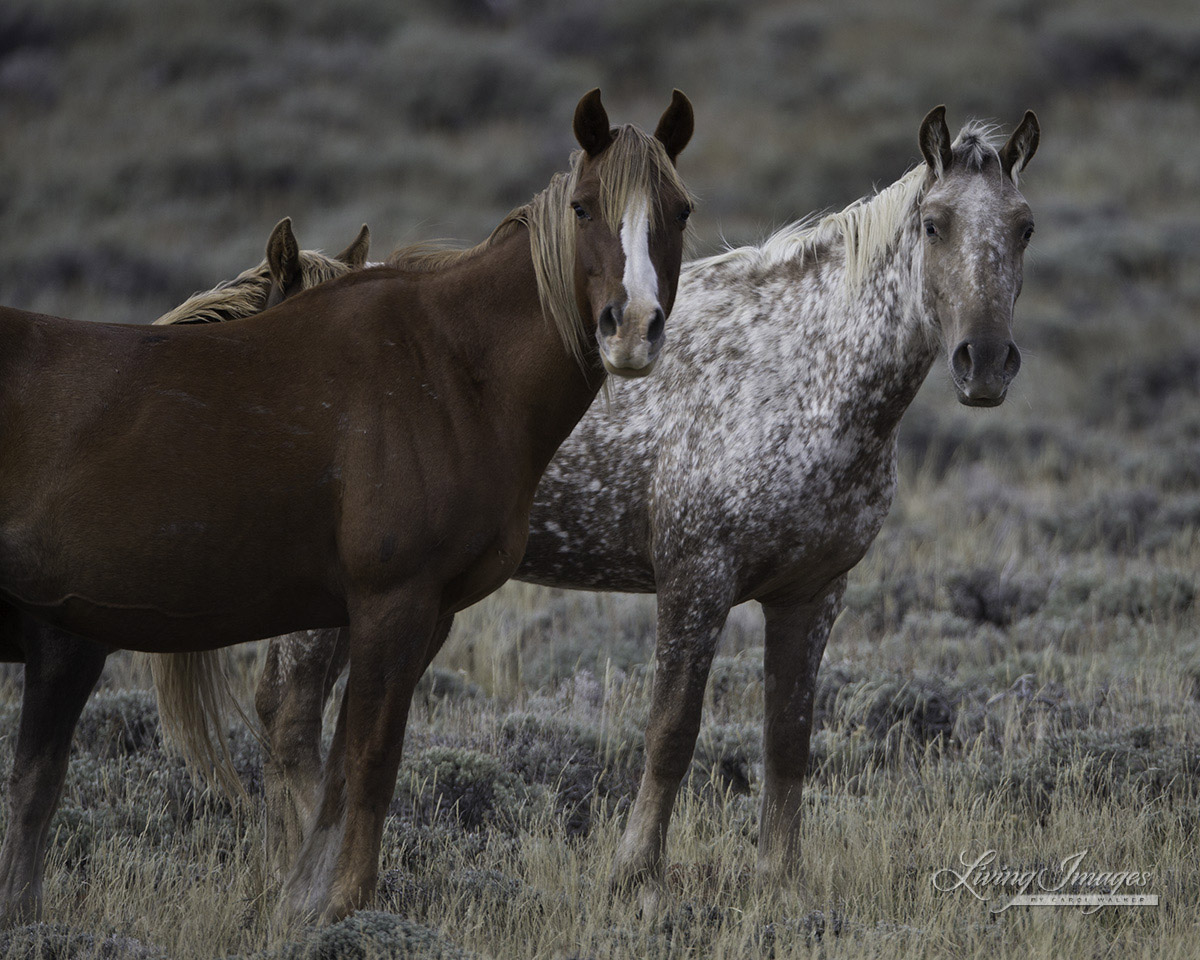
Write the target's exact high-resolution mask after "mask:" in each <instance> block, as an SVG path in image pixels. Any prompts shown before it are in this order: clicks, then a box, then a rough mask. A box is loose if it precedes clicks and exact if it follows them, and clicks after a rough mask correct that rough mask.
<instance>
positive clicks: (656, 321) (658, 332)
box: [646, 309, 667, 343]
mask: <svg viewBox="0 0 1200 960" xmlns="http://www.w3.org/2000/svg"><path fill="white" fill-rule="evenodd" d="M666 325H667V318H666V317H665V316H664V315H663V312H662V310H661V309H659V310H655V311H654V318H653V319H652V320H651V321H650V326H649V327H647V328H646V339H647V340H649V341H650V342H651V343H658V341H659V340H661V339H662V335H663V330H664V328H665V327H666Z"/></svg>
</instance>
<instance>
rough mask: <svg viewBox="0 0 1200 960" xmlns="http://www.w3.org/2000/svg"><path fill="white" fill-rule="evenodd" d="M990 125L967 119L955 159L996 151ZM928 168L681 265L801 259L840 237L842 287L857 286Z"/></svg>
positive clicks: (894, 232) (916, 198)
mask: <svg viewBox="0 0 1200 960" xmlns="http://www.w3.org/2000/svg"><path fill="white" fill-rule="evenodd" d="M995 131H996V127H995V126H994V125H991V124H985V123H979V122H977V121H971V122H969V123H967V124H966V125H965V126H964V127H963V128H962V130H961V131H960V132H959V135H958V137H957V138H956V139H955V141H954V143H953V145H952V147H953V150H954V156H955V160H956V161H958V162H962V163H964V164H966V165H967V166H968V167H969V168H970V169H974V170H979V169H982V167H983V165H984V163H985V162H986V160H987V158H988V156H992V157H994V156H996V147H995V143H994V140H993V137H994V134H995ZM928 174H929V168H928V167H927V166H926V165H925V164H924V163H922V164H919V165H918V166H916V167H913V168H912V169H911V170H909V171H908V173H906V174H904V176H902V177H901V178H900V179H899V180H897V181H896V182H895V183H893V184H891V185H890V186H888V187H885V188H884V189H883V190H880V191H879V192H878V193H876V194H874V195H872V196H869V197H863V198H861V199H859V200H855V201H854V202H853V203H851V204H850V205H849V206H847V207H846V208H845V209H844V210H840V211H838V212H837V213H830V214H826V215H825V216H809V217H805V218H803V219H801V220H797V221H795V222H794V223H791V224H789V225H788V226H786V227H783V228H782V229H780V230H777V231H776V232H775V233H774V234H772V235H771V236H770V237H768V238H767V239H766V240H765V241H764V242H763V243H762V244H760V245H759V246H745V247H736V248H734V249H731V250H726V251H724V252H723V253H718V254H716V255H715V256H711V257H707V258H705V259H703V260H695V261H692V262H691V263H689V264H688V265H687V267H686V270H688V271H692V270H700V269H703V268H705V267H709V266H714V265H717V264H721V263H726V262H730V261H741V262H746V263H748V264H750V265H752V266H754V267H757V268H760V269H766V268H770V267H775V266H778V265H780V264H783V263H789V262H795V263H797V264H803V263H804V262H805V260H807V259H809V258H811V257H814V256H815V255H816V254H817V252H818V250H820V249H821V248H823V247H829V246H830V245H832V244H835V243H839V242H840V243H841V244H842V246H843V249H844V251H845V264H846V265H845V272H844V275H843V281H844V283H845V286H846V289H847V290H850V291H854V290H857V289H858V288H859V287H860V286H861V285H862V281H863V278H864V277H866V276H867V274H868V273H869V272H870V270H871V268H872V267H873V266H874V264H875V261H876V260H877V259H879V258H880V257H881V256H882V255H883V254H884V253H886V251H887V250H888V248H889V247H890V246H891V245H892V244H893V243H894V242H895V241H896V239H897V237H898V236H899V234H900V231H901V230H902V229H903V228H904V225H905V224H906V223H907V222H908V221H909V218H910V217H911V216H912V213H913V211H914V210H915V209H916V207H917V204H919V203H920V202H921V196H922V194H923V193H924V190H925V184H926V181H927V178H928Z"/></svg>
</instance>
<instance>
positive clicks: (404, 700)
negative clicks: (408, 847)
mask: <svg viewBox="0 0 1200 960" xmlns="http://www.w3.org/2000/svg"><path fill="white" fill-rule="evenodd" d="M437 597H438V593H437V591H432V590H430V591H420V592H419V591H416V590H407V591H404V592H403V594H399V595H397V594H390V595H386V596H375V597H371V598H369V599H366V600H363V601H358V602H356V603H354V604H352V608H351V620H350V675H349V678H348V680H347V683H346V694H345V698H344V700H343V701H342V709H341V713H340V715H339V718H338V729H337V732H336V733H335V735H334V743H333V746H332V747H331V749H330V756H329V759H328V761H327V763H326V768H327V769H326V776H325V780H324V796H323V797H322V802H321V807H320V809H319V810H318V812H317V816H316V818H315V821H314V824H313V828H312V830H311V832H310V833H309V835H308V837H307V838H306V839H305V842H304V846H303V847H302V849H301V852H300V856H299V859H298V860H297V863H296V866H295V869H294V870H293V871H292V874H291V876H290V877H289V878H288V881H287V884H286V885H285V888H284V901H283V904H282V909H284V911H285V912H286V913H289V914H291V915H292V916H293V917H296V918H301V919H304V918H309V917H313V916H315V917H317V918H318V919H319V920H320V921H321V922H326V923H328V922H332V921H335V920H338V919H340V918H342V917H344V916H346V915H347V914H349V913H352V912H353V911H354V910H357V909H358V908H359V907H361V906H363V905H364V904H365V903H366V902H368V901H369V900H370V898H371V896H372V895H373V894H374V892H375V883H376V880H377V878H378V875H379V847H380V843H381V840H382V837H383V823H384V818H385V817H386V815H387V808H388V804H389V803H390V801H391V799H392V795H393V793H394V792H395V787H396V773H397V771H398V769H399V767H400V757H401V751H402V748H403V745H404V730H405V726H406V724H407V720H408V709H409V705H410V703H411V701H412V694H413V689H414V688H415V687H416V684H417V680H418V679H420V676H421V673H422V672H423V671H424V669H425V665H426V663H427V662H428V656H429V648H430V647H431V645H432V644H433V642H434V634H435V632H436V626H437V623H436V621H437ZM342 772H344V779H343V777H342V776H340V775H339V774H340V773H342Z"/></svg>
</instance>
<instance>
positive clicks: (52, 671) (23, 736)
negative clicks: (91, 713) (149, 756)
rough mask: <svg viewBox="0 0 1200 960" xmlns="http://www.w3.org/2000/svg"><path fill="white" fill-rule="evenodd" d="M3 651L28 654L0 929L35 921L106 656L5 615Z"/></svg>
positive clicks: (1, 870)
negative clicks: (52, 837) (73, 761)
mask: <svg viewBox="0 0 1200 960" xmlns="http://www.w3.org/2000/svg"><path fill="white" fill-rule="evenodd" d="M0 624H2V629H3V631H4V633H5V634H6V637H5V641H6V642H5V644H4V645H5V646H6V647H8V646H11V645H13V643H14V636H15V638H16V640H15V642H16V643H17V644H18V645H19V646H20V647H21V648H22V649H23V650H24V651H25V690H24V695H23V697H22V701H21V722H20V727H19V728H18V731H17V745H16V752H15V754H14V756H13V766H12V776H11V777H10V779H9V790H8V830H7V832H6V833H5V835H4V846H3V847H2V848H0V926H2V925H8V924H12V923H15V922H18V921H19V920H22V919H26V920H29V919H35V918H37V917H38V916H39V915H40V914H41V908H42V875H43V872H44V870H45V860H46V842H47V838H48V836H49V831H50V821H51V819H52V818H53V816H54V811H55V810H57V809H58V799H59V795H60V794H61V793H62V788H63V782H64V781H65V780H66V776H67V761H68V760H69V759H70V753H71V737H72V736H73V734H74V733H75V724H76V723H77V722H78V720H79V714H80V713H81V712H82V710H83V706H84V704H85V703H87V698H88V696H89V695H90V694H91V692H92V688H93V687H94V686H95V685H96V681H97V680H99V679H100V674H101V672H102V671H103V669H104V661H105V659H106V658H107V657H108V651H107V650H106V649H105V648H104V647H102V646H101V645H99V644H96V643H92V642H91V641H90V640H84V639H82V638H80V637H75V636H72V635H71V634H69V633H64V632H62V631H61V630H56V629H54V628H53V627H48V626H46V625H44V624H40V623H38V622H36V621H34V620H32V619H29V618H26V617H24V616H22V615H21V614H18V613H17V612H16V611H14V610H12V609H11V608H5V609H4V610H2V611H0Z"/></svg>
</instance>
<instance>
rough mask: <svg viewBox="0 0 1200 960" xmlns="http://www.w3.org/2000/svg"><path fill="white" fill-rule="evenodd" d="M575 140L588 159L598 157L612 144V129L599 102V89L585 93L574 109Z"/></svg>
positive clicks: (602, 105)
mask: <svg viewBox="0 0 1200 960" xmlns="http://www.w3.org/2000/svg"><path fill="white" fill-rule="evenodd" d="M575 139H576V140H578V141H579V145H580V146H581V147H583V150H584V153H586V154H587V155H588V156H589V157H598V156H599V155H600V154H602V153H603V152H604V151H605V150H606V149H608V145H609V144H610V143H612V139H613V137H612V127H611V126H609V123H608V114H607V113H606V112H605V110H604V104H602V103H601V102H600V88H599V87H597V88H596V89H595V90H592V91H591V92H590V93H585V94H584V95H583V99H582V100H580V101H579V105H578V106H576V107H575Z"/></svg>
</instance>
